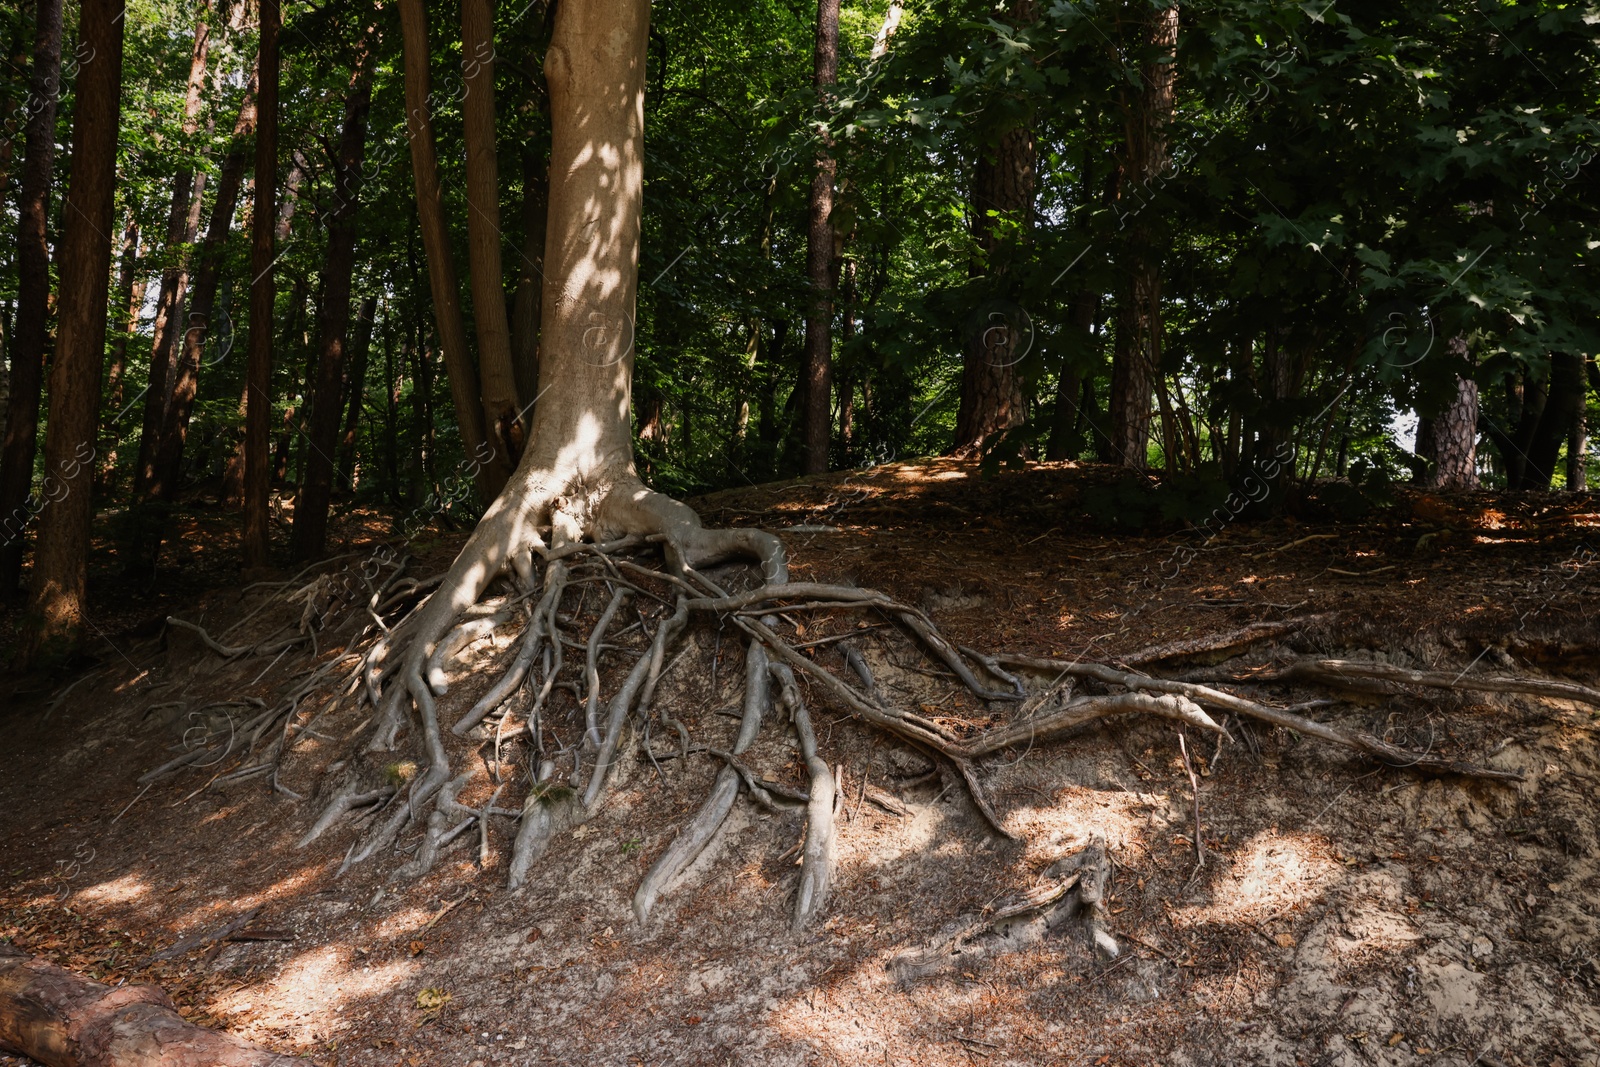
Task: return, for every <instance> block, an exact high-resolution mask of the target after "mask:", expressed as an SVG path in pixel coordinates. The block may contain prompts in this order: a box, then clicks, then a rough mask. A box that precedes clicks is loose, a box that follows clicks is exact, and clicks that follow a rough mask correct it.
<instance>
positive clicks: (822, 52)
mask: <svg viewBox="0 0 1600 1067" xmlns="http://www.w3.org/2000/svg"><path fill="white" fill-rule="evenodd" d="M812 68H813V76H812V84H813V85H814V86H815V87H816V90H817V102H818V104H819V106H823V105H826V104H827V103H828V102H829V101H830V100H831V99H832V94H833V87H834V86H835V85H836V84H837V83H838V81H839V0H817V36H816V48H815V50H814V52H813V56H812ZM838 173H839V163H838V161H837V160H836V159H834V158H833V153H832V152H831V151H830V146H829V144H828V141H827V138H826V137H825V138H824V140H823V147H822V148H820V149H819V150H818V152H817V159H816V169H815V170H814V171H813V172H812V176H811V192H810V195H809V197H808V198H807V224H806V279H807V281H809V282H810V286H811V293H810V302H809V304H808V305H807V308H806V343H805V355H804V357H803V360H802V362H801V365H800V382H799V393H800V456H801V460H800V462H801V468H802V470H803V471H804V473H806V474H821V473H823V472H824V471H826V470H827V469H828V445H829V440H830V438H831V437H832V429H833V407H832V405H833V289H834V285H835V283H836V258H835V254H834V252H835V250H834V232H833V225H832V223H831V222H830V221H829V218H830V216H831V215H832V214H833V184H834V180H835V178H836V177H837V176H838Z"/></svg>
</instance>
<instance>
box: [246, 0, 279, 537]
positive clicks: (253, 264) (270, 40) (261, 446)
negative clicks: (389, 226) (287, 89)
mask: <svg viewBox="0 0 1600 1067" xmlns="http://www.w3.org/2000/svg"><path fill="white" fill-rule="evenodd" d="M278 20H279V13H278V0H261V43H260V48H259V51H258V58H257V61H256V62H257V67H256V77H257V81H256V93H257V98H256V108H257V111H258V120H257V122H258V125H257V130H256V166H255V171H256V187H255V194H256V202H255V212H254V214H253V215H252V216H251V223H250V231H251V234H250V244H251V248H250V273H251V283H250V349H249V352H250V355H249V363H248V365H247V366H246V368H245V389H246V391H247V396H248V399H247V402H246V413H245V431H244V533H243V549H244V562H245V566H246V567H265V566H266V565H267V561H268V558H269V552H270V549H271V534H270V532H269V530H268V526H267V493H268V490H269V489H270V486H269V485H268V477H269V474H270V471H269V470H268V467H267V463H268V458H267V438H268V435H269V433H270V431H271V419H272V305H273V302H274V297H275V296H276V295H277V287H276V285H275V284H274V279H273V262H272V261H273V257H274V254H275V253H274V244H275V242H274V240H273V237H274V234H273V228H272V219H273V214H274V207H273V199H274V196H273V194H274V193H275V192H276V191H277V184H278Z"/></svg>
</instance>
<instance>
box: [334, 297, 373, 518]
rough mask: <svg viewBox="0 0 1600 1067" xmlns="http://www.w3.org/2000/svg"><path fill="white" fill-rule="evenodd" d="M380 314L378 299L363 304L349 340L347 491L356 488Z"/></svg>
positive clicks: (344, 436)
mask: <svg viewBox="0 0 1600 1067" xmlns="http://www.w3.org/2000/svg"><path fill="white" fill-rule="evenodd" d="M377 314H378V298H377V297H375V296H369V297H367V298H366V299H365V300H363V301H361V309H360V310H359V311H357V312H356V323H355V326H356V328H355V333H354V335H352V336H351V338H350V373H349V374H348V375H346V376H345V420H344V432H343V433H341V434H340V435H339V481H340V482H341V483H343V485H344V486H345V488H347V489H352V490H353V489H355V487H356V476H355V471H356V431H357V429H358V428H359V427H360V422H361V411H362V408H363V406H364V402H365V399H366V392H367V363H368V361H369V358H370V356H371V353H372V322H373V319H374V317H376V315H377Z"/></svg>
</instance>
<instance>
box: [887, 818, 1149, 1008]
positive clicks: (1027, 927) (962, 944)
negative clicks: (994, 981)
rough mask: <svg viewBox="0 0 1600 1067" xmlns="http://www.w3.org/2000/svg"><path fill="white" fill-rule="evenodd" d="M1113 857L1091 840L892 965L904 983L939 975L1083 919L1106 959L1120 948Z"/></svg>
mask: <svg viewBox="0 0 1600 1067" xmlns="http://www.w3.org/2000/svg"><path fill="white" fill-rule="evenodd" d="M1109 868H1110V861H1109V859H1108V858H1107V856H1106V854H1105V848H1104V846H1102V845H1100V844H1098V843H1097V844H1093V845H1090V846H1089V847H1088V848H1086V849H1084V850H1083V851H1081V852H1077V853H1074V854H1073V855H1071V856H1067V857H1065V858H1064V859H1061V860H1058V861H1057V862H1056V863H1054V864H1052V865H1051V867H1050V869H1049V870H1047V871H1046V872H1045V873H1044V876H1043V879H1042V881H1041V883H1040V884H1039V885H1037V886H1035V887H1034V888H1032V889H1029V890H1027V891H1025V892H1023V893H1020V894H1019V895H1018V897H1017V898H1016V899H1014V900H1012V901H1010V902H1009V903H1005V904H1001V905H999V906H998V907H996V908H995V909H994V910H993V911H991V912H989V913H988V914H987V915H983V916H978V917H970V918H966V919H962V920H958V921H957V922H956V923H955V924H953V925H952V926H951V927H947V928H946V929H945V930H944V931H941V933H940V935H939V937H938V938H936V939H935V940H934V943H933V944H931V945H929V946H928V947H926V948H922V949H916V950H911V951H906V952H902V953H900V954H899V955H897V956H895V958H894V959H892V960H891V961H890V962H889V970H890V973H892V974H893V975H894V976H895V977H896V978H898V979H900V980H901V981H902V982H911V981H914V980H916V979H918V978H928V977H931V976H933V975H936V974H943V973H949V972H952V971H961V970H969V969H971V968H972V967H973V966H974V965H975V964H977V963H980V962H981V961H983V960H985V959H988V958H990V957H992V956H996V955H999V954H1001V953H1007V952H1016V951H1019V950H1021V949H1023V948H1026V947H1027V946H1028V945H1031V944H1033V943H1034V942H1036V941H1039V940H1041V939H1043V938H1044V937H1045V936H1047V935H1048V934H1050V933H1051V932H1053V931H1055V930H1058V929H1060V928H1061V927H1063V926H1064V925H1066V924H1067V923H1068V922H1069V921H1071V920H1073V919H1077V920H1078V921H1079V922H1080V923H1081V924H1082V929H1083V935H1084V938H1085V940H1087V941H1088V942H1089V943H1090V944H1091V945H1093V946H1094V948H1095V950H1096V951H1097V952H1098V953H1099V954H1100V955H1101V956H1103V957H1105V958H1106V959H1116V957H1117V956H1118V955H1119V954H1120V953H1121V948H1120V946H1119V945H1118V944H1117V942H1116V939H1115V938H1113V937H1112V936H1111V935H1110V934H1109V933H1107V932H1106V929H1105V904H1104V900H1103V897H1104V891H1105V880H1106V875H1107V873H1108V870H1109Z"/></svg>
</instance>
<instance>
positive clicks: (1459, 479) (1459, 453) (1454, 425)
mask: <svg viewBox="0 0 1600 1067" xmlns="http://www.w3.org/2000/svg"><path fill="white" fill-rule="evenodd" d="M1450 345H1451V347H1452V348H1457V347H1458V346H1459V348H1460V350H1461V351H1462V353H1463V354H1465V349H1466V342H1465V339H1464V338H1453V339H1452V340H1451V342H1450ZM1427 421H1428V423H1429V427H1428V429H1429V431H1430V432H1429V435H1428V437H1429V440H1428V445H1429V447H1430V449H1431V452H1432V455H1431V456H1429V458H1430V459H1432V460H1433V471H1432V474H1431V475H1430V476H1429V484H1430V485H1431V486H1433V487H1434V488H1436V489H1476V488H1478V383H1477V382H1475V381H1472V380H1471V379H1469V378H1457V379H1456V395H1455V399H1454V400H1453V401H1451V403H1450V406H1449V407H1447V408H1445V409H1444V410H1443V411H1441V412H1440V413H1439V414H1438V415H1436V416H1435V417H1433V418H1431V419H1429V420H1427ZM1421 437H1422V432H1421V427H1419V428H1418V438H1419V441H1420V439H1421Z"/></svg>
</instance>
